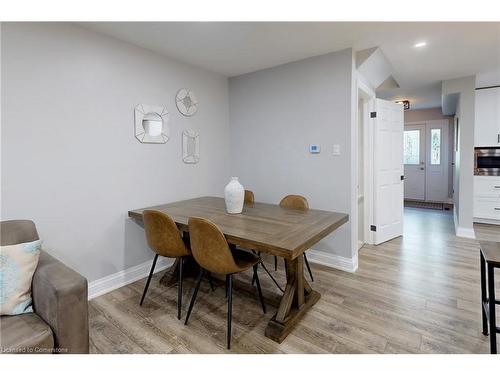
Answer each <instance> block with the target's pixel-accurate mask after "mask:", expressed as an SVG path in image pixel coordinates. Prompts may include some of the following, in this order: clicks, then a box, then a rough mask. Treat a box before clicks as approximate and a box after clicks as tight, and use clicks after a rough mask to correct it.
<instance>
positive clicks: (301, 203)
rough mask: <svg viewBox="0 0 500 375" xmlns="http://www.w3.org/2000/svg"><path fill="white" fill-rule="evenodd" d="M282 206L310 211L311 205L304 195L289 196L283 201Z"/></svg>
mask: <svg viewBox="0 0 500 375" xmlns="http://www.w3.org/2000/svg"><path fill="white" fill-rule="evenodd" d="M280 206H281V207H283V208H292V209H295V210H304V211H305V210H308V209H309V203H307V199H306V198H305V197H303V196H302V195H287V196H286V197H284V198H283V199H282V200H281V202H280Z"/></svg>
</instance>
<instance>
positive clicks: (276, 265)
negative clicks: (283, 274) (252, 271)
mask: <svg viewBox="0 0 500 375" xmlns="http://www.w3.org/2000/svg"><path fill="white" fill-rule="evenodd" d="M274 270H275V271H277V270H278V257H277V256H276V255H275V256H274Z"/></svg>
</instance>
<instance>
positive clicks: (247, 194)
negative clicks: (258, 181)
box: [243, 190, 255, 204]
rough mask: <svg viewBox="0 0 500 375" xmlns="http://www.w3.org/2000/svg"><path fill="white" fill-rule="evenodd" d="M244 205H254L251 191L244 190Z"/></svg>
mask: <svg viewBox="0 0 500 375" xmlns="http://www.w3.org/2000/svg"><path fill="white" fill-rule="evenodd" d="M243 202H244V204H254V203H255V196H254V195H253V191H251V190H245V198H244V201H243Z"/></svg>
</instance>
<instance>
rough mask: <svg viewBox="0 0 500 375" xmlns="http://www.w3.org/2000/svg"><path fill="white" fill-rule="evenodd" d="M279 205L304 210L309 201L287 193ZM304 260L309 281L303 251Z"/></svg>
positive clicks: (310, 272) (308, 268) (306, 261)
mask: <svg viewBox="0 0 500 375" xmlns="http://www.w3.org/2000/svg"><path fill="white" fill-rule="evenodd" d="M280 206H281V207H283V208H290V209H294V210H304V211H306V210H308V209H309V203H308V202H307V199H306V198H304V197H303V196H301V195H287V196H286V197H284V198H283V199H282V200H281V202H280ZM304 262H305V263H306V267H307V271H308V272H309V276H311V281H314V278H313V274H312V271H311V267H310V266H309V262H308V260H307V256H306V253H305V252H304Z"/></svg>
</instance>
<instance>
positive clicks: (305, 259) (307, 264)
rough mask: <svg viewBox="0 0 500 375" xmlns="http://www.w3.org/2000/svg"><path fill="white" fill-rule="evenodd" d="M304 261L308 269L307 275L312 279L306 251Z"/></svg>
mask: <svg viewBox="0 0 500 375" xmlns="http://www.w3.org/2000/svg"><path fill="white" fill-rule="evenodd" d="M304 261H305V263H306V267H307V270H308V271H309V276H311V281H314V278H313V273H312V271H311V267H309V262H308V261H307V256H306V253H304Z"/></svg>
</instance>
